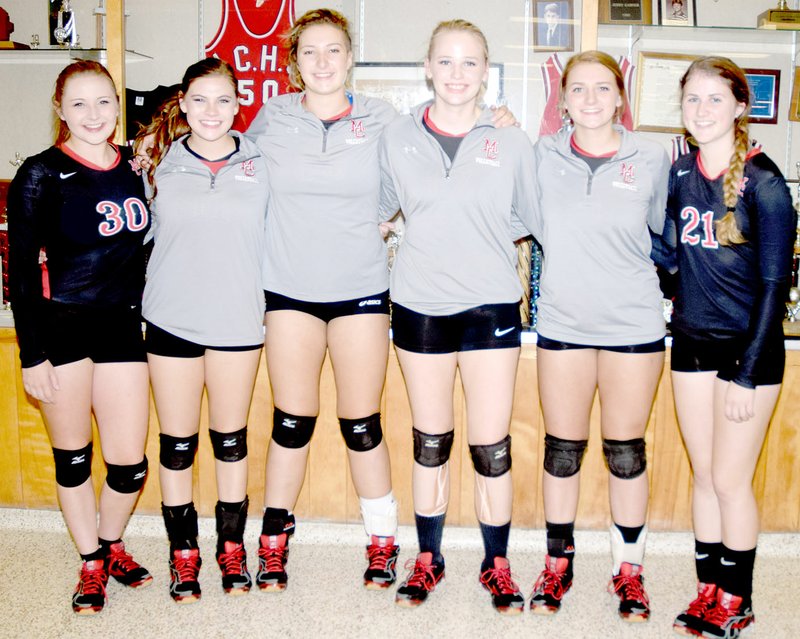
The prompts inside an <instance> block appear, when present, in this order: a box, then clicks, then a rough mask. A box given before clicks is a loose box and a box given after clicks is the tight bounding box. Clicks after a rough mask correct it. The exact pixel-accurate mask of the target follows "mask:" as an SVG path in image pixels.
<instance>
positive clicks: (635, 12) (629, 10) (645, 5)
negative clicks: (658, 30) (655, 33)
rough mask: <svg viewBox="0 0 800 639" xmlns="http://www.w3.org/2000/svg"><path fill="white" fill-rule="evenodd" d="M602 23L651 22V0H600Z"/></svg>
mask: <svg viewBox="0 0 800 639" xmlns="http://www.w3.org/2000/svg"><path fill="white" fill-rule="evenodd" d="M600 22H601V23H602V24H653V2H652V0H600Z"/></svg>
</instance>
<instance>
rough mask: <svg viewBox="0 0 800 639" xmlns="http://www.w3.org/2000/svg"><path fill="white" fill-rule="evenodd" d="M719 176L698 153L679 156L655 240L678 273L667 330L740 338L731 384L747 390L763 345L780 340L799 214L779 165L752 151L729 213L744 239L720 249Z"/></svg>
mask: <svg viewBox="0 0 800 639" xmlns="http://www.w3.org/2000/svg"><path fill="white" fill-rule="evenodd" d="M724 178H725V175H724V173H723V174H722V175H720V176H717V177H715V178H710V177H708V176H707V175H706V174H705V173H704V170H703V166H702V162H701V161H700V155H699V152H698V151H693V152H692V153H690V154H687V155H684V156H682V157H680V158H678V160H676V162H675V163H674V164H673V165H672V168H671V170H670V176H669V196H668V200H667V220H666V224H665V229H664V235H663V237H662V238H660V239H661V241H663V242H665V243H666V245H667V247H669V248H671V249H672V250H673V251H674V259H675V260H676V263H677V268H678V290H677V294H676V299H675V308H674V314H673V318H672V327H673V329H674V330H677V331H680V332H682V333H685V334H686V335H689V336H691V337H694V338H695V339H728V338H744V339H745V340H746V341H747V342H748V344H749V346H748V347H747V349H746V351H745V353H744V355H743V357H742V360H741V362H740V370H739V373H738V375H737V376H736V378H735V379H734V380H733V381H735V382H737V383H738V384H740V385H742V386H747V387H750V388H752V387H753V383H752V380H753V373H754V371H756V370H757V367H758V365H759V357H760V355H761V353H762V351H763V349H764V344H765V341H766V340H767V338H768V337H770V336H773V337H774V336H775V335H776V334H777V333H779V332H780V333H781V334H782V324H781V323H782V320H783V316H784V313H785V310H786V308H785V305H784V303H785V300H786V295H787V290H788V286H789V281H790V279H789V278H790V272H791V265H792V251H793V244H794V239H795V229H796V225H797V214H796V212H795V210H794V206H793V205H792V198H791V195H790V194H789V189H788V188H787V186H786V182H785V180H784V178H783V175H781V172H780V170H779V169H778V167H777V166H775V164H774V162H772V160H770V159H769V158H768V157H767V156H766V155H765V154H764V153H761V152H759V151H758V150H756V151H753V152H751V154H750V155H749V156H748V158H747V160H746V162H745V170H744V176H743V178H742V181H741V184H740V187H739V199H738V202H737V204H736V209H735V212H734V215H735V217H736V223H737V226H738V227H739V229H740V230H741V232H742V234H743V235H744V237H745V238H746V240H747V241H746V242H744V243H742V244H735V245H728V246H722V245H720V244H719V242H718V241H717V239H716V232H715V226H714V223H715V222H716V221H717V220H721V219H722V218H723V217H724V216H725V214H726V207H725V205H724V203H723V181H724Z"/></svg>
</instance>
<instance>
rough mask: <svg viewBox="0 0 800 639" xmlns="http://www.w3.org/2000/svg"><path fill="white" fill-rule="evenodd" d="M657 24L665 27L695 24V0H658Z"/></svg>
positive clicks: (692, 25)
mask: <svg viewBox="0 0 800 639" xmlns="http://www.w3.org/2000/svg"><path fill="white" fill-rule="evenodd" d="M658 24H660V25H662V26H665V27H695V26H697V11H696V8H695V0H658Z"/></svg>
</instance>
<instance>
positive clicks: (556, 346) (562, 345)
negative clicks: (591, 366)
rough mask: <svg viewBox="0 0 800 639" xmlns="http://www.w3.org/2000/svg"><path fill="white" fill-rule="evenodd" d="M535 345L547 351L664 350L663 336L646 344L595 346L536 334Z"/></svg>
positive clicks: (632, 351)
mask: <svg viewBox="0 0 800 639" xmlns="http://www.w3.org/2000/svg"><path fill="white" fill-rule="evenodd" d="M536 346H538V347H539V348H543V349H545V350H548V351H571V350H575V349H581V348H594V349H596V350H598V351H611V352H612V353H663V352H664V351H665V350H666V347H665V346H664V338H663V337H662V338H661V339H657V340H656V341H655V342H647V343H646V344H629V345H626V346H595V345H590V344H573V343H572V342H559V341H558V340H555V339H549V338H547V337H545V336H544V335H537V336H536Z"/></svg>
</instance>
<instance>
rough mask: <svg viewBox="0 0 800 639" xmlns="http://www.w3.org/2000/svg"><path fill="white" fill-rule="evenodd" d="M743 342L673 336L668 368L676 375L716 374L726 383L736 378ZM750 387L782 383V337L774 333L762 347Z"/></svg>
mask: <svg viewBox="0 0 800 639" xmlns="http://www.w3.org/2000/svg"><path fill="white" fill-rule="evenodd" d="M748 343H749V342H748V341H747V340H744V339H737V338H733V339H695V338H692V337H689V336H688V335H685V334H683V333H679V332H674V331H673V333H672V358H671V363H670V368H671V369H672V370H673V371H676V372H678V373H698V372H702V371H717V377H719V378H720V379H722V380H724V381H726V382H729V381H731V380H732V379H734V378H735V377H736V375H737V374H738V372H739V367H740V365H741V358H742V355H743V354H744V352H745V350H746V349H747V346H748ZM764 349H765V350H764V353H763V358H762V359H761V361H760V362H759V370H758V371H756V375H755V379H754V380H753V384H754V385H755V386H767V385H770V384H780V383H781V382H783V371H784V368H785V366H786V347H785V346H784V343H783V335H782V334H779V333H776V334H775V335H774V336H773V337H771V338H769V340H768V341H767V343H766V344H765V346H764Z"/></svg>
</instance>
